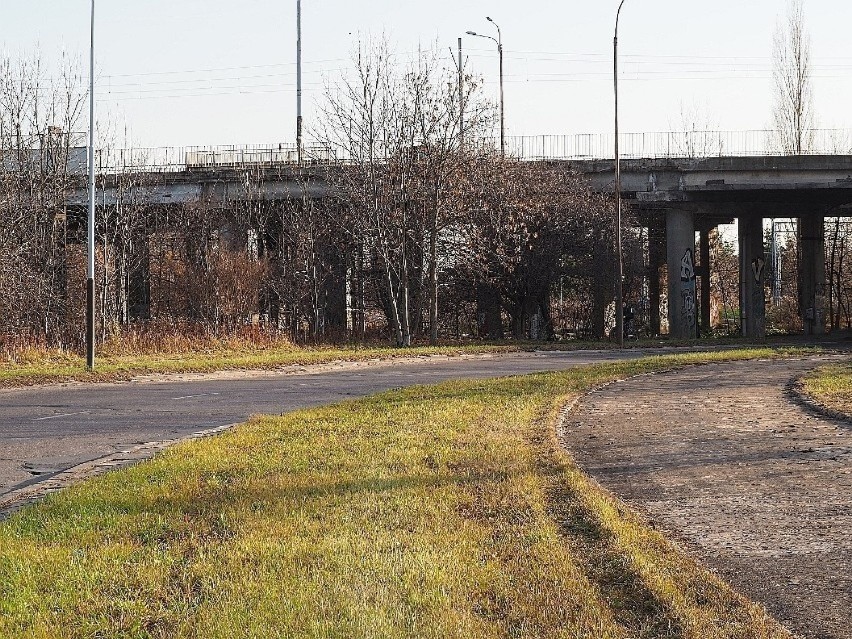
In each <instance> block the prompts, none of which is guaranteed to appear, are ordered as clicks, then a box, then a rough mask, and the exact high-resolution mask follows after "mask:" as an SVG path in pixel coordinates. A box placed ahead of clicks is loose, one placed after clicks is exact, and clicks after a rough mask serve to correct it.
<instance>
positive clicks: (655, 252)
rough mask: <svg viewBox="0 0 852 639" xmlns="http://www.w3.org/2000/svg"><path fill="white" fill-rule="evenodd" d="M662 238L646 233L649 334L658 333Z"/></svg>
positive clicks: (659, 322) (653, 335)
mask: <svg viewBox="0 0 852 639" xmlns="http://www.w3.org/2000/svg"><path fill="white" fill-rule="evenodd" d="M662 253H663V245H662V238H660V237H658V236H657V235H656V234H654V233H653V232H649V233H648V306H649V309H648V323H649V328H650V330H651V336H652V337H655V336H657V335H659V334H660V325H661V321H660V266H661V264H662V261H663V256H662Z"/></svg>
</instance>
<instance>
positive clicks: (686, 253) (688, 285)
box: [666, 209, 698, 339]
mask: <svg viewBox="0 0 852 639" xmlns="http://www.w3.org/2000/svg"><path fill="white" fill-rule="evenodd" d="M666 236H667V242H666V254H667V257H668V267H669V335H671V336H672V337H673V338H674V339H695V338H696V337H697V336H698V333H697V329H698V321H697V312H698V309H697V304H696V299H695V220H694V217H693V214H692V212H691V211H679V210H674V209H673V210H669V211H667V212H666Z"/></svg>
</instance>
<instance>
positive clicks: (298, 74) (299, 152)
mask: <svg viewBox="0 0 852 639" xmlns="http://www.w3.org/2000/svg"><path fill="white" fill-rule="evenodd" d="M296 157H297V160H298V162H299V166H301V164H302V0H296Z"/></svg>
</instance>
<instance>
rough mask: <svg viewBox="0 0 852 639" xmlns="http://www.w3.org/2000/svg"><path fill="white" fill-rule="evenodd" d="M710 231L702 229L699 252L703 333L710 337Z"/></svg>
mask: <svg viewBox="0 0 852 639" xmlns="http://www.w3.org/2000/svg"><path fill="white" fill-rule="evenodd" d="M710 230H711V229H706V228H705V229H701V232H700V238H701V239H700V241H699V247H700V248H699V250H700V254H701V269H700V271H699V274H700V275H701V332H702V333H704V334H705V335H709V334H710V332H711V330H712V328H713V327H712V326H710V272H711V271H710Z"/></svg>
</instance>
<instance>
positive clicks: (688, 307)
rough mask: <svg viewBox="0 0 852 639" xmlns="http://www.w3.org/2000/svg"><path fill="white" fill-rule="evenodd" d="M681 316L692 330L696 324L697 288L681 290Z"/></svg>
mask: <svg viewBox="0 0 852 639" xmlns="http://www.w3.org/2000/svg"><path fill="white" fill-rule="evenodd" d="M681 295H682V297H683V299H682V301H681V317H682V318H683V322H684V324H685V325H686V326H687V328H688V330H689V331H690V332H692V331H693V330H694V328H695V326H696V320H697V317H696V309H695V289H694V288H685V289H683V291H682V292H681Z"/></svg>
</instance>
